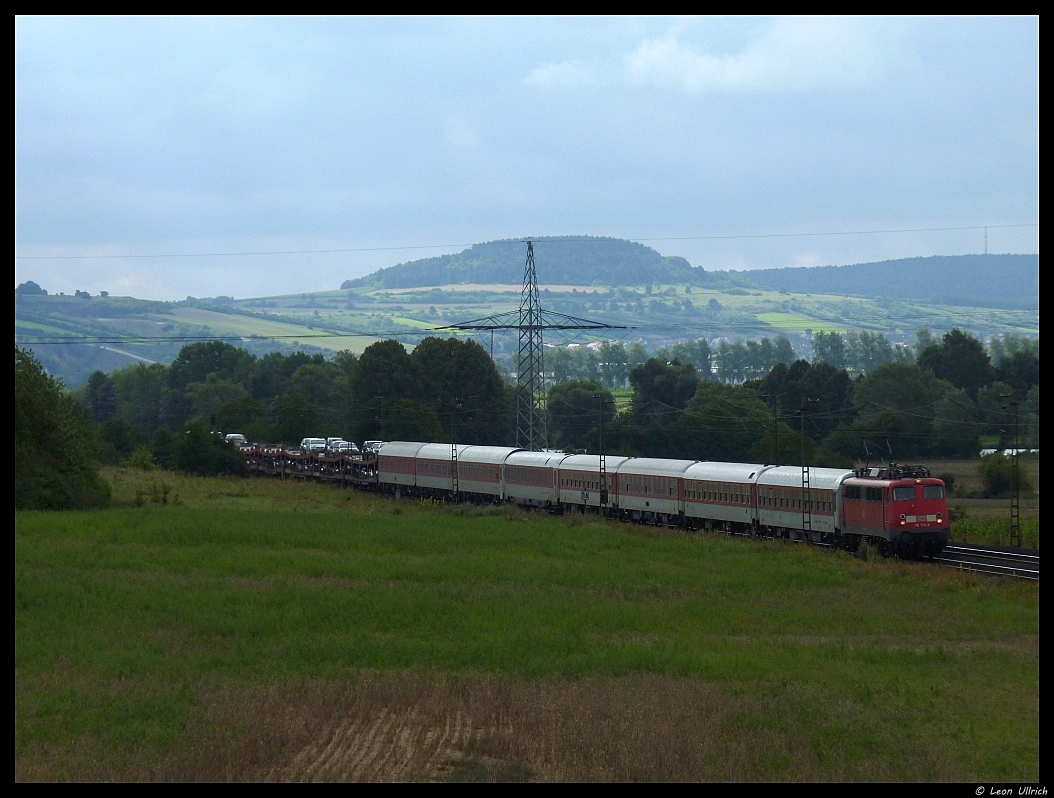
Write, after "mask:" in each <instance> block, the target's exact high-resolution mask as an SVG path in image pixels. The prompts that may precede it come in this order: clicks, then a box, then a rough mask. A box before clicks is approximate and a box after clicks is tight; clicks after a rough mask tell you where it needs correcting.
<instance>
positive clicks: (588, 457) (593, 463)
mask: <svg viewBox="0 0 1054 798" xmlns="http://www.w3.org/2000/svg"><path fill="white" fill-rule="evenodd" d="M627 460H629V458H628V457H623V456H622V455H620V454H615V455H611V454H609V455H607V456H606V457H605V458H604V470H605V471H607V472H609V473H612V472H614V471H617V470H618V467H619V466H620V465H622V464H623V463H624V462H626V461H627ZM560 468H574V469H576V470H580V471H599V470H600V455H599V454H572V455H569V456H568V457H567V459H566V460H564V461H563V462H562V463H560Z"/></svg>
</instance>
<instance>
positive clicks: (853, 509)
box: [841, 463, 950, 556]
mask: <svg viewBox="0 0 1054 798" xmlns="http://www.w3.org/2000/svg"><path fill="white" fill-rule="evenodd" d="M841 531H842V535H844V536H847V537H849V539H850V540H852V539H853V538H854V537H855V538H856V539H857V541H858V542H859V541H866V542H868V543H869V544H871V545H873V546H876V547H878V548H879V549H880V550H881V551H882V553H884V554H889V553H891V551H896V552H898V553H905V554H906V553H913V554H923V555H930V556H932V555H936V554H939V553H940V551H941V549H942V548H943V547H944V546H945V545H946V544H947V543H948V540H949V537H950V534H949V532H948V498H947V495H946V493H945V488H944V483H943V482H942V481H941V480H939V479H935V478H934V477H931V476H930V472H929V469H927V468H923V467H921V466H900V465H897V464H896V463H890V464H889V465H888V466H884V467H880V468H861V469H857V470H856V471H855V472H854V476H852V477H850V478H849V479H846V480H845V481H844V482H843V483H842V530H841Z"/></svg>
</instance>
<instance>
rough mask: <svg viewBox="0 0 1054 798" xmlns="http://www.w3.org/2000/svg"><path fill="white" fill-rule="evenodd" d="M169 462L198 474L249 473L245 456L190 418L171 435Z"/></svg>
mask: <svg viewBox="0 0 1054 798" xmlns="http://www.w3.org/2000/svg"><path fill="white" fill-rule="evenodd" d="M171 462H172V464H173V465H174V466H175V468H177V469H179V470H180V471H182V472H184V473H187V474H198V475H200V476H209V475H213V474H231V475H234V476H244V475H246V474H248V473H249V468H248V465H247V464H246V462H245V456H244V455H243V454H241V453H240V452H238V451H236V450H235V449H234V447H233V446H231V445H230V444H228V443H227V442H226V441H225V440H224V439H223V436H222V435H218V434H216V433H214V432H211V431H210V430H209V428H208V427H207V426H206V425H205V424H204V423H202V422H200V421H191V422H190V423H188V424H187V425H186V426H184V427H183V429H182V430H180V431H179V432H178V433H176V435H175V436H173V438H172V442H171Z"/></svg>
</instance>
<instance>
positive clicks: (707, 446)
mask: <svg viewBox="0 0 1054 798" xmlns="http://www.w3.org/2000/svg"><path fill="white" fill-rule="evenodd" d="M769 418H770V415H769V410H768V408H767V407H766V406H765V405H764V403H762V402H759V401H758V400H757V399H755V398H754V397H753V394H752V392H751V391H750V390H749V389H747V388H743V387H741V386H731V385H724V384H721V383H717V382H702V383H699V384H698V387H697V389H696V391H695V394H694V395H693V396H692V398H691V400H690V401H689V402H688V403H687V406H686V407H685V412H684V413H682V414H680V415H679V417H678V418H677V420H676V421H675V422H674V423H673V424H672V426H671V427H670V429H669V434H668V436H667V440H666V441H665V445H666V447H667V448H666V451H665V452H663V453H662V456H665V457H682V458H686V459H691V460H727V461H743V460H746V459H747V457H748V456H749V452H750V448H751V447H752V446H753V445H754V444H755V443H757V441H758V440H759V439H760V438H761V437H762V436H763V435H764V434H765V430H766V427H767V426H768V424H769Z"/></svg>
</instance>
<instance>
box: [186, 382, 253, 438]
mask: <svg viewBox="0 0 1054 798" xmlns="http://www.w3.org/2000/svg"><path fill="white" fill-rule="evenodd" d="M186 393H187V396H188V397H189V398H190V400H191V401H192V402H193V403H194V407H195V408H197V411H198V415H199V416H200V417H201V419H202V420H203V421H204V422H205V423H206V424H208V425H209V427H210V428H211V429H216V424H217V420H216V413H217V411H219V409H220V406H221V405H223V404H226V403H227V402H232V401H236V400H238V399H242V398H248V397H249V394H247V393H246V392H245V389H244V388H242V386H241V385H239V384H238V383H236V382H232V381H230V380H224V379H221V378H220V377H219V375H217V374H215V373H213V374H209V375H208V376H207V377H206V378H205V381H204V382H192V383H190V384H189V385H188V386H187V387H186Z"/></svg>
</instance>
